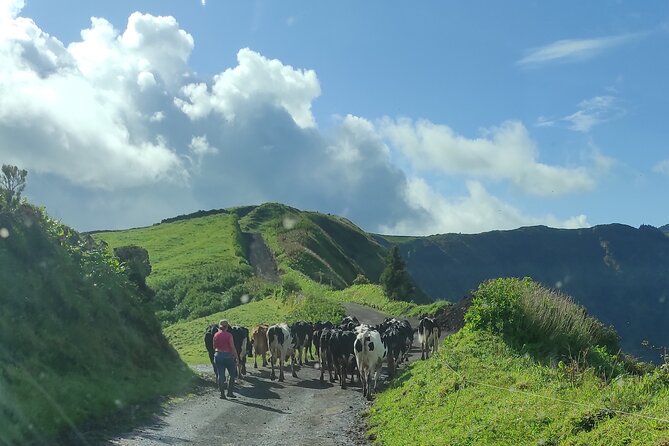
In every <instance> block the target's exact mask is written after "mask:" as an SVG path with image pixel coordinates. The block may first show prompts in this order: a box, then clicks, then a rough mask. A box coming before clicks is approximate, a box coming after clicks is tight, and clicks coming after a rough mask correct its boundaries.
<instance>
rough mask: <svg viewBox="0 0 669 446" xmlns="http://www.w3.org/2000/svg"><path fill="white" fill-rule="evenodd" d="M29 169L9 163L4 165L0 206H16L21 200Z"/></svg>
mask: <svg viewBox="0 0 669 446" xmlns="http://www.w3.org/2000/svg"><path fill="white" fill-rule="evenodd" d="M27 176H28V171H27V170H25V169H19V168H18V167H16V166H12V165H9V164H3V165H2V175H0V206H3V207H5V206H6V207H8V208H10V209H11V208H14V207H16V205H18V204H19V202H20V201H21V192H23V189H25V187H26V177H27Z"/></svg>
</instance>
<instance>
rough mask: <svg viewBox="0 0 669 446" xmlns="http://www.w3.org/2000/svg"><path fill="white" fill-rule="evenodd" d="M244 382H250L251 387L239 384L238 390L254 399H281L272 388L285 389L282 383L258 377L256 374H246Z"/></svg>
mask: <svg viewBox="0 0 669 446" xmlns="http://www.w3.org/2000/svg"><path fill="white" fill-rule="evenodd" d="M244 382H246V383H248V384H250V387H243V386H239V387H238V388H237V392H238V393H239V394H240V395H243V396H245V397H248V398H254V399H279V398H280V396H279V394H278V393H276V392H274V391H272V389H283V388H284V386H283V385H282V384H277V383H274V382H272V381H266V380H264V379H260V378H257V377H255V376H248V375H247V376H246V378H244Z"/></svg>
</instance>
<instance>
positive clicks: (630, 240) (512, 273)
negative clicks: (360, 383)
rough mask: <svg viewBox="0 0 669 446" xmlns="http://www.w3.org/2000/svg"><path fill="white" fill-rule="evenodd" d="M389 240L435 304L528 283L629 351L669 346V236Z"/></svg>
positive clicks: (551, 234) (607, 230)
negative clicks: (570, 303)
mask: <svg viewBox="0 0 669 446" xmlns="http://www.w3.org/2000/svg"><path fill="white" fill-rule="evenodd" d="M665 229H666V227H665ZM384 238H385V239H386V240H392V241H393V242H395V243H398V244H399V246H400V251H401V253H402V255H403V256H404V257H405V259H406V261H407V265H408V269H409V272H410V273H411V275H412V276H413V278H414V280H415V281H416V282H417V284H418V285H419V286H420V287H421V288H422V289H423V290H424V291H425V292H426V293H427V294H428V295H429V296H430V297H431V298H433V299H436V298H445V299H449V300H457V299H458V298H460V297H462V296H465V295H467V294H469V292H470V291H471V290H473V289H475V288H476V287H477V286H478V285H479V284H480V283H481V282H483V281H486V280H488V279H492V278H497V277H525V276H529V277H532V278H533V279H535V280H536V281H538V282H540V283H542V284H544V285H545V286H548V287H551V288H555V289H558V290H561V291H563V292H564V293H566V294H569V295H571V296H573V297H574V298H575V300H576V301H577V302H579V303H581V304H582V305H584V306H585V307H586V308H587V310H588V312H590V313H591V314H593V315H594V316H596V317H597V318H598V319H600V320H601V321H602V322H604V323H606V324H612V325H613V326H614V327H615V328H616V330H617V331H618V333H619V334H620V335H621V337H622V345H623V347H624V349H625V351H627V352H630V353H632V354H635V355H638V356H643V357H645V358H653V359H657V352H651V351H649V350H648V349H645V348H642V346H641V342H642V341H643V340H648V341H650V343H651V344H653V345H657V346H669V324H667V322H666V321H667V319H668V317H669V237H667V236H666V235H665V234H664V233H663V232H662V230H661V229H658V228H655V227H653V226H646V225H643V226H641V227H640V228H639V229H635V228H632V227H630V226H625V225H620V224H609V225H601V226H595V227H593V228H587V229H573V230H568V229H552V228H548V227H545V226H535V227H525V228H520V229H516V230H512V231H491V232H486V233H482V234H444V235H436V236H430V237H408V238H398V237H384Z"/></svg>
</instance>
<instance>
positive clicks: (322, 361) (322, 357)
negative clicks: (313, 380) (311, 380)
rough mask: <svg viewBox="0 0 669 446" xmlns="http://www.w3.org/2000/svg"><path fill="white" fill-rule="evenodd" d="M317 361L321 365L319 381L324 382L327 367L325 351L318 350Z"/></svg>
mask: <svg viewBox="0 0 669 446" xmlns="http://www.w3.org/2000/svg"><path fill="white" fill-rule="evenodd" d="M318 363H319V364H320V365H321V382H325V379H324V378H325V369H326V368H327V366H328V364H327V354H326V353H325V352H320V351H319V352H318Z"/></svg>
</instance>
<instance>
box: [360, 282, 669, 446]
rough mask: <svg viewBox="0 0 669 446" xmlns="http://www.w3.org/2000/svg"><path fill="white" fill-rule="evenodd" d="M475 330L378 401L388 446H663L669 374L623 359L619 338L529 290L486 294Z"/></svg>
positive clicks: (495, 285)
mask: <svg viewBox="0 0 669 446" xmlns="http://www.w3.org/2000/svg"><path fill="white" fill-rule="evenodd" d="M466 320H467V325H466V326H465V328H464V329H462V330H461V331H460V332H458V333H457V334H454V335H452V336H450V337H448V338H447V339H446V340H445V341H444V343H443V344H442V346H441V347H440V350H439V352H438V353H437V354H435V355H434V356H433V357H432V358H430V359H429V360H427V361H420V362H416V363H414V364H411V365H410V366H409V367H408V368H407V369H406V370H405V371H404V372H403V373H402V374H401V375H400V376H399V377H398V378H397V379H396V380H395V381H393V383H392V384H391V387H390V388H389V389H388V390H387V391H385V392H382V393H381V394H380V395H379V396H378V398H377V400H376V401H375V403H374V405H373V407H372V409H371V410H370V414H369V422H370V426H371V433H372V434H373V436H374V437H375V438H376V442H377V444H382V445H404V444H416V445H443V444H453V445H478V444H496V445H497V444H499V445H517V444H537V445H540V444H541V445H558V444H559V445H583V446H585V445H593V444H607V445H653V444H654V445H662V444H667V442H669V419H668V418H667V416H666V414H667V413H669V366H667V365H664V366H662V367H658V368H655V369H651V368H650V367H648V366H647V365H643V364H639V363H635V362H634V361H632V360H631V359H629V358H625V357H623V356H621V355H619V354H617V351H615V349H616V338H615V336H614V335H615V333H613V332H611V330H610V329H608V328H605V327H603V326H602V324H601V323H599V322H598V321H596V320H594V319H592V318H590V317H587V316H586V315H585V314H584V312H583V309H582V307H579V306H578V305H575V304H574V303H573V302H571V300H570V299H569V298H568V297H565V296H561V295H558V294H556V293H554V292H551V291H549V290H546V289H545V288H543V287H541V286H540V285H538V284H537V283H535V282H532V281H531V280H529V279H525V280H518V279H497V280H493V281H489V282H486V283H484V284H482V285H481V286H480V287H479V289H478V290H477V291H476V292H475V293H474V298H473V305H472V307H471V308H470V310H469V312H468V313H467V314H466Z"/></svg>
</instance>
